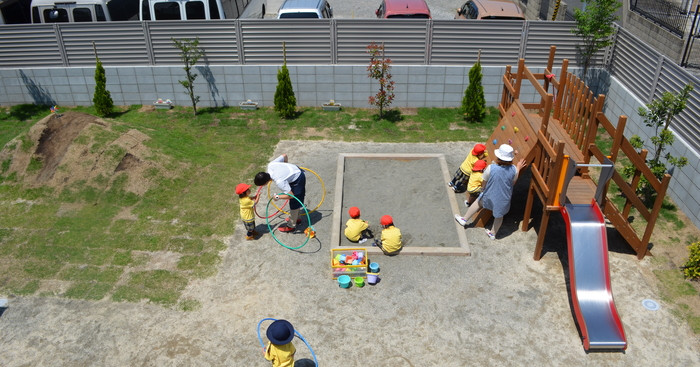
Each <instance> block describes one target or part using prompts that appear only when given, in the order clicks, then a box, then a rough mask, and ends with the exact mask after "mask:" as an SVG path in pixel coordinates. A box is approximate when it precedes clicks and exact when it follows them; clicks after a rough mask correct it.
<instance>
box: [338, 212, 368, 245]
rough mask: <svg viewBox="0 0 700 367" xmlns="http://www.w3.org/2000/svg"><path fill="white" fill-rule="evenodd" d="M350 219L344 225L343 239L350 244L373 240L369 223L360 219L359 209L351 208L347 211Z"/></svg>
mask: <svg viewBox="0 0 700 367" xmlns="http://www.w3.org/2000/svg"><path fill="white" fill-rule="evenodd" d="M348 214H349V215H350V219H349V220H348V221H347V222H346V223H345V237H347V239H348V240H350V241H352V242H357V243H365V242H366V241H367V239H369V238H374V234H372V231H371V230H370V229H369V222H368V221H366V220H362V219H360V208H358V207H356V206H353V207H352V208H350V210H348Z"/></svg>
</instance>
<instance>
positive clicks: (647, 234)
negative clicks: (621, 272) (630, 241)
mask: <svg viewBox="0 0 700 367" xmlns="http://www.w3.org/2000/svg"><path fill="white" fill-rule="evenodd" d="M670 181H671V175H669V174H668V173H667V174H665V175H664V178H663V180H662V181H661V189H660V190H659V191H658V192H657V193H656V200H654V208H653V209H652V210H651V216H650V220H648V221H647V228H646V229H645V230H644V236H643V237H642V243H641V245H640V246H641V247H644V248H643V249H639V250H638V251H637V259H639V260H641V259H643V258H644V256H645V255H646V254H647V252H648V251H649V240H650V239H651V233H652V232H653V231H654V225H655V224H656V219H657V218H658V216H659V212H660V211H661V205H662V204H663V202H664V197H665V196H666V189H668V183H669V182H670Z"/></svg>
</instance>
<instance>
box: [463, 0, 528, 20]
mask: <svg viewBox="0 0 700 367" xmlns="http://www.w3.org/2000/svg"><path fill="white" fill-rule="evenodd" d="M455 19H500V20H525V15H524V14H523V12H522V10H520V7H519V6H518V5H516V4H515V3H512V2H510V1H503V0H469V1H467V2H466V3H464V5H462V7H461V8H459V9H457V15H455Z"/></svg>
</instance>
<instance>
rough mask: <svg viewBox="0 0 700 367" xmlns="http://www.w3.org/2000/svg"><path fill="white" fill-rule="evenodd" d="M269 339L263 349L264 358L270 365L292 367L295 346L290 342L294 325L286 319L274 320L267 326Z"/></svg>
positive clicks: (273, 366)
mask: <svg viewBox="0 0 700 367" xmlns="http://www.w3.org/2000/svg"><path fill="white" fill-rule="evenodd" d="M267 339H268V340H270V342H269V343H267V346H266V347H265V348H264V349H263V352H264V353H265V359H267V360H268V361H271V362H272V367H294V353H296V351H297V350H296V348H294V344H292V339H294V326H292V324H291V323H290V322H289V321H287V320H275V321H274V322H273V323H272V324H270V326H269V327H268V328H267Z"/></svg>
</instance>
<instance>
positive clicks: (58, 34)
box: [53, 23, 70, 67]
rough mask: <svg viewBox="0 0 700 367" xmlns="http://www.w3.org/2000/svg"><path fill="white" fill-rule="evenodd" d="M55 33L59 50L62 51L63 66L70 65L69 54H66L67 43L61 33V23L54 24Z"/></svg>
mask: <svg viewBox="0 0 700 367" xmlns="http://www.w3.org/2000/svg"><path fill="white" fill-rule="evenodd" d="M53 33H54V34H55V35H56V43H57V44H58V52H59V53H61V60H62V61H63V66H65V67H68V66H70V63H69V62H68V55H67V54H66V45H65V43H63V34H62V33H61V25H60V24H59V23H54V24H53Z"/></svg>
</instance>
